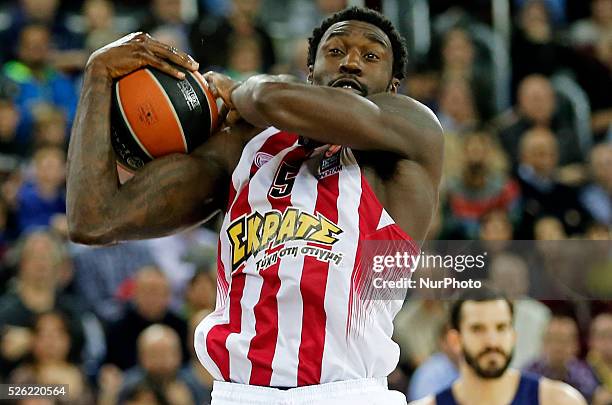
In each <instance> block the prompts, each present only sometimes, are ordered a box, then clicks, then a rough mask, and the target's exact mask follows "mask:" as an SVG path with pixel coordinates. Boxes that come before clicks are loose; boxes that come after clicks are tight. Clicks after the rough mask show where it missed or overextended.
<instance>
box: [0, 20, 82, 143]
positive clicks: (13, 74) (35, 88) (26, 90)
mask: <svg viewBox="0 0 612 405" xmlns="http://www.w3.org/2000/svg"><path fill="white" fill-rule="evenodd" d="M50 46H51V43H50V33H49V30H48V28H46V27H45V26H44V25H27V26H25V27H24V28H23V30H22V31H21V32H20V33H19V37H18V47H17V49H18V52H17V59H15V60H12V61H10V62H7V63H6V64H5V65H4V67H3V72H4V74H5V75H6V76H7V77H8V78H9V79H10V80H12V81H13V82H14V83H15V84H16V85H17V89H18V92H17V95H16V97H15V102H16V104H17V106H18V107H19V113H20V122H19V129H18V136H19V142H21V143H28V142H30V141H31V139H30V134H31V131H32V125H33V114H34V110H35V108H36V106H37V105H39V104H40V103H49V104H53V105H55V106H56V107H58V108H60V109H61V110H62V111H63V112H64V114H65V115H66V117H67V119H68V122H69V125H70V124H71V123H72V120H73V119H74V114H75V112H76V104H77V95H76V91H75V88H74V86H73V84H72V82H71V81H70V80H69V79H68V78H67V77H65V76H64V75H63V74H61V73H60V72H59V71H57V70H56V69H55V68H54V67H53V66H52V65H51V62H50Z"/></svg>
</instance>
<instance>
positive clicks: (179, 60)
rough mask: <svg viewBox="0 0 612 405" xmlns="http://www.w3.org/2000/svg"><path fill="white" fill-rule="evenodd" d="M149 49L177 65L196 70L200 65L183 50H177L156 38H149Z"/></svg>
mask: <svg viewBox="0 0 612 405" xmlns="http://www.w3.org/2000/svg"><path fill="white" fill-rule="evenodd" d="M149 44H150V48H151V51H152V52H153V53H154V54H155V55H157V56H159V57H161V58H164V59H168V60H169V61H171V62H172V63H176V64H177V65H179V66H182V67H184V68H185V69H188V70H191V71H196V70H198V68H199V67H200V65H199V64H198V62H196V61H195V60H194V59H193V58H192V57H191V56H190V55H188V54H186V53H185V52H182V51H179V50H178V49H176V48H175V47H173V46H170V45H167V44H164V43H161V42H159V41H157V40H156V39H153V38H151V39H150V40H149Z"/></svg>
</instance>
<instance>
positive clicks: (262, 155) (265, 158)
mask: <svg viewBox="0 0 612 405" xmlns="http://www.w3.org/2000/svg"><path fill="white" fill-rule="evenodd" d="M273 158H274V156H272V155H270V154H269V153H266V152H257V154H256V155H255V159H254V163H255V166H257V167H261V166H263V165H265V164H266V163H268V162H269V161H270V160H272V159H273Z"/></svg>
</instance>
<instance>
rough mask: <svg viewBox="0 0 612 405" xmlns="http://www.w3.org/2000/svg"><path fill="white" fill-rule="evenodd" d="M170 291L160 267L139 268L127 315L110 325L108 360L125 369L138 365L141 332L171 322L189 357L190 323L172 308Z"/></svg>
mask: <svg viewBox="0 0 612 405" xmlns="http://www.w3.org/2000/svg"><path fill="white" fill-rule="evenodd" d="M170 294H171V293H170V285H169V283H168V279H167V278H166V276H165V275H164V273H163V272H162V271H161V270H160V269H159V268H157V267H153V266H150V267H144V268H142V269H140V270H139V271H138V273H137V274H136V279H135V285H134V295H133V297H132V300H131V304H132V305H129V306H128V307H127V308H126V311H125V313H124V314H123V316H122V317H121V318H119V320H118V321H116V322H113V323H112V324H111V325H109V328H108V333H107V340H106V342H107V357H106V361H107V362H108V363H112V364H114V365H116V366H117V367H119V368H120V369H122V370H127V369H129V368H130V367H133V366H134V365H136V363H137V350H136V349H137V348H136V340H137V338H138V335H139V334H140V332H142V331H143V330H144V329H146V328H147V327H149V326H151V325H153V324H155V323H159V324H162V325H167V326H168V327H170V328H172V329H173V330H174V331H175V332H176V333H177V334H178V336H179V338H180V341H181V347H182V350H183V351H182V353H183V359H185V360H186V359H187V358H188V351H187V347H186V342H187V338H186V336H187V323H186V322H185V320H183V319H182V318H180V317H179V316H177V315H176V314H174V313H173V312H171V311H170V310H169V305H170ZM179 357H180V356H179ZM179 363H180V361H179Z"/></svg>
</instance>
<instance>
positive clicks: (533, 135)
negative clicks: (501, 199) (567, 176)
mask: <svg viewBox="0 0 612 405" xmlns="http://www.w3.org/2000/svg"><path fill="white" fill-rule="evenodd" d="M557 162H558V143H557V140H556V138H555V136H554V135H553V134H552V133H551V132H550V131H548V130H546V129H542V128H536V129H532V130H529V131H527V132H526V133H525V135H524V136H523V137H522V139H521V143H520V160H519V167H518V170H517V173H518V181H519V185H520V187H521V195H522V197H521V209H522V218H521V224H520V226H519V229H518V235H517V236H518V237H519V238H520V239H532V238H533V229H534V224H535V221H536V220H537V219H539V218H541V217H543V216H552V217H555V218H557V219H558V220H559V221H561V222H562V224H563V226H564V228H565V232H567V233H568V234H574V233H580V232H583V231H584V227H585V225H586V223H587V222H588V220H589V217H588V213H586V212H585V211H584V209H583V208H582V206H581V205H580V202H579V200H578V193H577V190H576V189H574V188H573V187H570V186H566V185H564V184H561V183H560V182H558V181H557V180H556V171H557Z"/></svg>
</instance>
